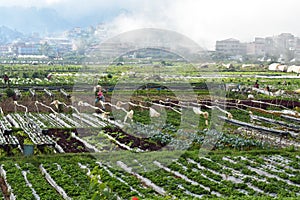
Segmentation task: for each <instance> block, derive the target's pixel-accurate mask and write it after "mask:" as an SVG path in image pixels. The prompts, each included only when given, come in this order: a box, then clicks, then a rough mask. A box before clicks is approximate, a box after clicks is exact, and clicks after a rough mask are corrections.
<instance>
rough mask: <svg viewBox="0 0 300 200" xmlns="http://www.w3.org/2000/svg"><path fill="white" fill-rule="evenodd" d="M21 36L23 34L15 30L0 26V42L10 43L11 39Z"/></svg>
mask: <svg viewBox="0 0 300 200" xmlns="http://www.w3.org/2000/svg"><path fill="white" fill-rule="evenodd" d="M22 37H23V34H22V33H20V32H18V31H16V30H12V29H10V28H8V27H6V26H1V27H0V44H7V43H11V42H12V41H14V40H16V39H19V38H22Z"/></svg>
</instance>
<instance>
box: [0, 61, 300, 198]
mask: <svg viewBox="0 0 300 200" xmlns="http://www.w3.org/2000/svg"><path fill="white" fill-rule="evenodd" d="M152 65H153V66H152V67H149V64H147V65H137V64H132V65H124V66H117V65H111V66H89V65H87V66H86V65H85V66H79V65H78V66H77V65H74V66H73V65H70V66H67V65H66V66H44V65H41V66H30V65H5V66H2V68H1V69H2V70H3V71H5V72H6V73H7V74H8V75H9V77H10V82H9V83H7V84H5V83H4V81H3V83H2V82H0V91H1V99H0V108H1V109H0V188H1V191H2V192H0V196H1V198H2V199H30V200H32V199H124V200H125V199H132V198H133V197H137V198H138V199H273V198H278V199H285V198H287V199H299V198H300V164H299V163H300V154H299V152H300V150H299V148H300V135H299V134H300V113H299V112H300V95H299V92H297V91H298V90H299V86H300V78H299V76H297V75H296V74H292V73H288V74H284V73H282V72H272V73H269V72H267V71H265V70H263V69H262V70H261V71H259V70H257V71H255V72H253V71H241V72H240V71H222V70H221V69H218V68H217V69H218V70H211V69H210V67H208V68H205V69H202V68H201V65H199V66H197V65H195V66H194V65H191V64H186V63H181V62H176V63H174V64H173V65H172V66H161V64H160V63H153V64H152ZM33 69H34V70H35V71H34V72H33ZM214 69H215V68H214ZM256 81H258V83H259V88H254V87H253V85H254V83H255V82H256ZM96 85H101V86H102V88H103V92H104V95H105V101H104V102H102V101H100V102H97V103H95V91H94V90H93V89H94V87H95V86H96ZM267 86H268V90H267V89H266V87H267ZM28 146H29V147H33V151H32V152H30V153H29V154H30V155H28V152H27V151H28V149H27V147H28Z"/></svg>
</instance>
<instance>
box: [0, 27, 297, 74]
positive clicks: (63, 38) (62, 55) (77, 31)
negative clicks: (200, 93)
mask: <svg viewBox="0 0 300 200" xmlns="http://www.w3.org/2000/svg"><path fill="white" fill-rule="evenodd" d="M1 34H3V33H2V32H1V30H0V36H1V37H0V63H2V64H4V63H7V62H10V63H20V64H22V63H27V62H32V61H33V60H57V61H58V60H64V59H65V60H67V59H75V60H76V59H77V58H78V57H80V56H84V55H86V54H87V53H88V52H90V51H93V50H95V49H96V48H99V43H100V42H102V41H104V40H105V39H107V38H109V37H110V36H111V35H112V33H111V32H110V30H109V28H108V26H107V25H106V24H102V23H101V24H98V25H97V26H95V27H94V26H90V27H87V28H81V27H75V28H73V29H71V30H68V31H65V32H64V33H62V34H56V35H53V34H52V35H48V36H40V35H39V34H38V33H32V34H31V35H30V36H23V37H19V38H15V39H14V40H11V41H10V42H1V39H3V38H4V37H8V38H9V37H10V36H9V35H8V36H7V35H6V36H3V35H1ZM102 48H107V51H109V49H110V48H112V47H102ZM120 48H124V47H120ZM113 49H114V51H115V48H113ZM210 54H211V57H212V59H213V60H214V61H222V62H223V61H237V62H243V63H255V62H269V63H274V62H276V63H279V64H289V65H293V64H297V65H299V64H300V38H299V37H296V36H294V35H293V34H291V33H281V34H279V35H276V36H271V37H265V38H262V37H255V38H254V41H252V42H247V43H246V42H241V41H239V40H237V39H233V38H229V39H225V40H218V41H216V45H215V50H214V51H210ZM28 60H30V61H28ZM285 71H287V69H286V70H285Z"/></svg>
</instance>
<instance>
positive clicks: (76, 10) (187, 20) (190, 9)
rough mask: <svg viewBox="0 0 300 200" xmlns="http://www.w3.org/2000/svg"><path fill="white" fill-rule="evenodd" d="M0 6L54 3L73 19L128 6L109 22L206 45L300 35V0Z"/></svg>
mask: <svg viewBox="0 0 300 200" xmlns="http://www.w3.org/2000/svg"><path fill="white" fill-rule="evenodd" d="M0 6H26V7H51V8H55V9H56V10H57V11H58V12H60V13H62V14H63V15H65V16H66V17H67V18H74V19H78V18H81V17H84V16H86V15H90V14H93V13H95V12H103V11H106V10H123V9H124V10H126V11H128V12H125V14H122V15H120V16H116V18H115V19H114V20H113V21H112V22H111V23H112V24H115V27H117V31H118V32H124V31H127V30H133V29H136V28H148V27H152V28H164V29H169V30H174V31H177V32H180V33H182V34H184V35H186V36H188V37H190V38H192V39H193V40H195V41H196V42H198V43H199V44H200V45H201V46H203V47H204V48H207V49H213V48H214V44H215V41H216V40H222V39H227V38H230V37H233V38H236V39H239V40H241V41H244V42H249V41H252V40H253V39H254V37H255V36H261V37H265V36H272V35H278V34H280V33H282V32H291V33H293V34H294V35H296V36H300V25H299V24H300V12H299V8H300V1H299V0H284V1H283V0H1V1H0Z"/></svg>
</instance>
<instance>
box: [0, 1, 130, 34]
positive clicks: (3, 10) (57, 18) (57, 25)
mask: <svg viewBox="0 0 300 200" xmlns="http://www.w3.org/2000/svg"><path fill="white" fill-rule="evenodd" d="M126 12H127V11H126V10H125V11H124V10H118V9H116V10H114V9H111V10H109V9H108V10H102V11H94V12H91V13H86V14H85V15H83V16H81V15H80V14H78V13H76V12H75V11H74V13H72V16H66V15H65V13H59V12H58V11H57V10H55V9H53V8H35V7H31V8H26V7H0V26H6V27H9V28H11V29H14V30H18V31H20V32H22V33H25V34H31V33H33V32H38V33H41V34H43V33H53V32H61V31H65V30H69V29H71V28H74V27H77V26H79V27H88V26H90V25H96V24H98V23H101V22H105V21H109V20H111V19H113V18H114V17H116V16H118V15H119V14H122V13H126Z"/></svg>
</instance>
